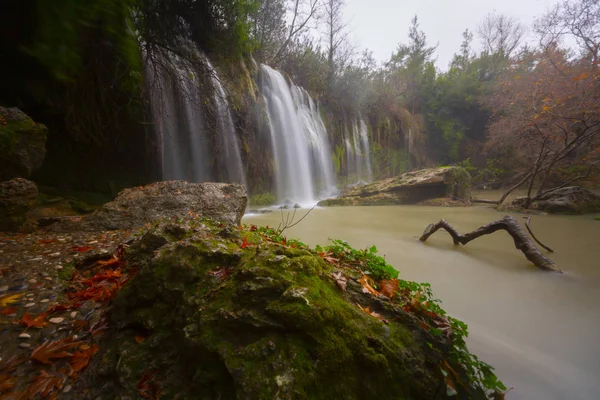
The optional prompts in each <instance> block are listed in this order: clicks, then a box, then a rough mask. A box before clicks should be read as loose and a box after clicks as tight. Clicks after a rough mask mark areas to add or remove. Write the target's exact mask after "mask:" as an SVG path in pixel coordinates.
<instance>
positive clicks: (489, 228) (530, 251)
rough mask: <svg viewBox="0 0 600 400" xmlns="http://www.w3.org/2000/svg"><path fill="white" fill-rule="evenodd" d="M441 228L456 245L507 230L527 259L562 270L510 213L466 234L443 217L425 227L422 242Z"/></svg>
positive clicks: (553, 269)
mask: <svg viewBox="0 0 600 400" xmlns="http://www.w3.org/2000/svg"><path fill="white" fill-rule="evenodd" d="M439 229H444V230H446V231H447V232H448V233H449V234H450V236H452V239H453V240H454V244H456V245H458V244H462V245H466V244H467V243H469V242H470V241H471V240H474V239H477V238H478V237H480V236H483V235H489V234H491V233H494V232H496V231H499V230H505V231H507V232H508V233H509V234H510V236H512V238H513V240H514V241H515V247H516V248H517V249H519V250H521V251H522V252H523V254H525V257H527V259H528V260H529V261H531V262H532V263H533V264H534V265H535V266H536V267H538V268H541V269H545V270H549V271H555V272H562V271H561V270H560V269H559V268H558V267H557V266H556V264H554V262H553V261H552V260H550V259H549V258H548V257H546V256H545V255H543V254H542V253H541V252H540V251H539V250H538V248H537V247H536V246H535V244H534V243H533V241H532V240H531V239H530V238H529V236H527V234H526V233H525V231H524V230H523V228H521V225H519V222H517V220H516V219H514V218H513V217H511V216H509V215H507V216H505V217H504V218H502V219H501V220H498V221H494V222H492V223H490V224H488V225H484V226H482V227H481V228H479V229H476V230H474V231H472V232H469V233H466V234H464V235H461V234H460V233H458V232H457V231H456V229H454V227H452V225H450V224H449V223H448V222H446V221H445V220H443V219H442V220H440V221H439V222H437V223H434V224H431V225H429V226H428V227H427V228H425V231H424V232H423V235H422V236H421V237H420V238H419V240H420V241H421V242H424V241H426V240H427V239H428V238H429V237H430V236H431V235H433V234H434V233H435V232H437V231H438V230H439Z"/></svg>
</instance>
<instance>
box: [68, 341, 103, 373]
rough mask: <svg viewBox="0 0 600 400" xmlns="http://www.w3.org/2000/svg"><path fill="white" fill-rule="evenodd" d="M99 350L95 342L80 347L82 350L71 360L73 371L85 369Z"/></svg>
mask: <svg viewBox="0 0 600 400" xmlns="http://www.w3.org/2000/svg"><path fill="white" fill-rule="evenodd" d="M82 347H83V346H82ZM98 350H99V347H98V346H97V345H95V344H94V345H92V346H88V347H87V348H83V349H82V348H80V351H76V352H75V353H74V354H73V357H71V361H70V362H69V363H70V365H71V368H73V371H74V372H79V371H81V370H82V369H84V368H85V367H86V366H87V365H88V364H89V362H90V359H91V358H92V357H93V356H94V354H96V353H97V352H98Z"/></svg>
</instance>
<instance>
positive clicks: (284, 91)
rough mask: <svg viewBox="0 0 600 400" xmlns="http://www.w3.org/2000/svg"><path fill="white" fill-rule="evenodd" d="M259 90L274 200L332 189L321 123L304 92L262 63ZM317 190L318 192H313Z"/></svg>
mask: <svg viewBox="0 0 600 400" xmlns="http://www.w3.org/2000/svg"><path fill="white" fill-rule="evenodd" d="M261 71H262V81H261V92H262V95H263V98H264V101H265V104H266V106H267V116H268V118H269V131H270V135H271V147H272V150H273V158H274V161H275V176H276V188H277V198H278V200H279V201H280V202H281V201H285V200H290V201H293V202H298V203H305V204H306V203H311V202H314V201H315V199H316V197H317V195H319V196H321V195H323V194H326V193H327V192H330V193H331V192H333V191H334V190H335V181H334V175H333V163H332V160H331V151H330V149H329V143H328V138H327V131H326V130H325V125H324V124H323V121H322V120H321V117H320V115H319V111H318V109H317V107H316V106H315V104H314V102H313V100H312V99H311V98H310V96H309V95H308V93H307V92H306V91H305V90H304V89H302V88H299V87H297V86H294V85H291V86H290V85H288V83H287V82H286V80H285V78H284V77H283V75H281V74H280V73H279V72H277V71H275V70H274V69H272V68H270V67H268V66H266V65H262V66H261ZM317 192H320V193H317Z"/></svg>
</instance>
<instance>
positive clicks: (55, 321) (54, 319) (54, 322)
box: [50, 317, 65, 324]
mask: <svg viewBox="0 0 600 400" xmlns="http://www.w3.org/2000/svg"><path fill="white" fill-rule="evenodd" d="M64 320H65V319H64V318H63V317H56V318H50V322H52V323H53V324H60V323H61V322H63V321H64Z"/></svg>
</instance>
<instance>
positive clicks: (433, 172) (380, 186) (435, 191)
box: [319, 167, 471, 206]
mask: <svg viewBox="0 0 600 400" xmlns="http://www.w3.org/2000/svg"><path fill="white" fill-rule="evenodd" d="M470 188H471V176H470V175H469V173H468V172H467V170H465V169H464V168H462V167H441V168H429V169H422V170H419V171H413V172H407V173H405V174H402V175H400V176H397V177H394V178H390V179H385V180H381V181H377V182H373V183H370V184H368V185H360V186H354V187H350V188H348V189H346V190H344V192H342V194H341V195H340V196H339V197H337V198H334V199H327V200H323V201H321V202H320V203H319V205H320V206H376V205H396V204H417V203H421V202H424V201H426V200H431V199H439V198H448V199H451V200H454V201H460V202H461V203H463V204H470V201H471V189H470Z"/></svg>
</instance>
